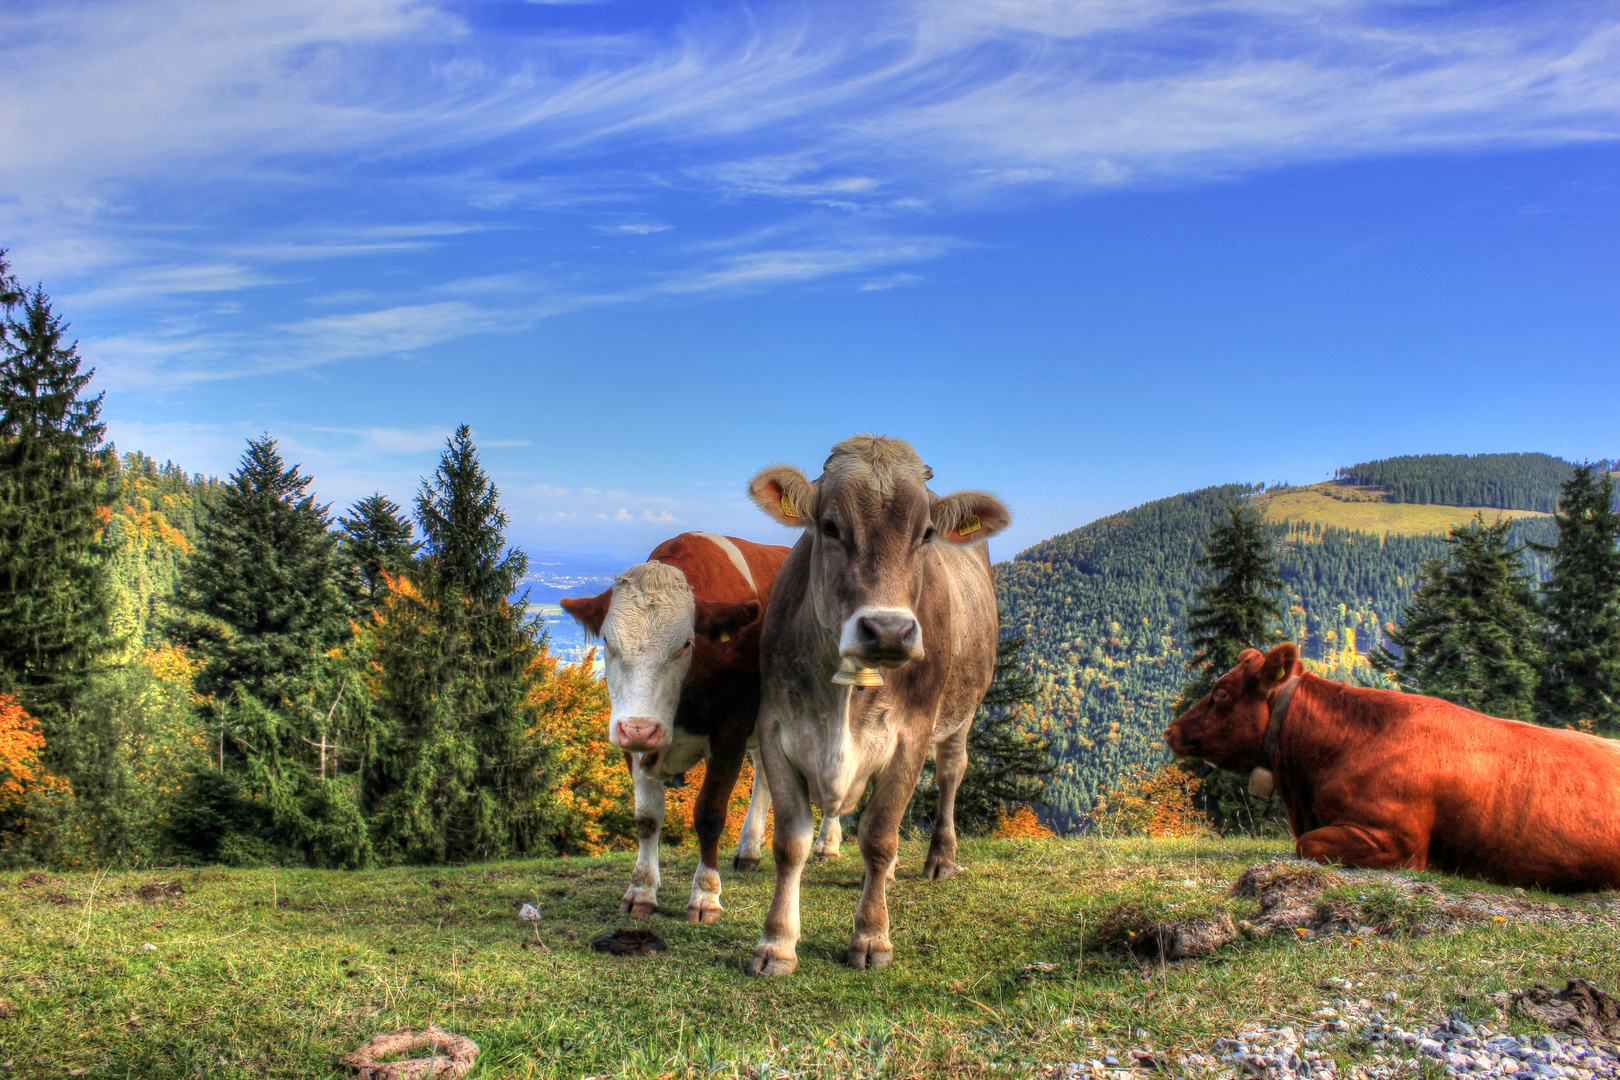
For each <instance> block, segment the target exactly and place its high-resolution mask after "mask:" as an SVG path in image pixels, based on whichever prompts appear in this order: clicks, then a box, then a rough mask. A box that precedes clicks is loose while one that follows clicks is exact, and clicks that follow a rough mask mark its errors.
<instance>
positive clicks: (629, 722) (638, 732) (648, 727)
mask: <svg viewBox="0 0 1620 1080" xmlns="http://www.w3.org/2000/svg"><path fill="white" fill-rule="evenodd" d="M613 734H614V738H613V740H612V741H613V744H614V745H615V746H617V747H618V748H619V749H620V750H628V751H632V752H644V751H647V750H657V749H658V744H659V743H661V742H663V739H664V725H662V724H660V723H659V722H658V721H656V720H653V719H650V718H648V717H645V716H627V717H625V718H624V719H623V720H615V721H614V722H613Z"/></svg>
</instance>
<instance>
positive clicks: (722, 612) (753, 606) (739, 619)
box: [694, 600, 759, 641]
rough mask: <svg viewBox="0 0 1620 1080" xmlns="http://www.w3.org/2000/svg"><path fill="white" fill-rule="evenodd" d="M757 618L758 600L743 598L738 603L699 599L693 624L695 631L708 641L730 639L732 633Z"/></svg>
mask: <svg viewBox="0 0 1620 1080" xmlns="http://www.w3.org/2000/svg"><path fill="white" fill-rule="evenodd" d="M757 618H759V601H758V600H744V601H743V602H742V603H740V604H725V603H720V602H718V601H713V600H699V601H698V602H697V613H696V619H695V620H694V625H695V626H696V628H697V632H698V633H700V634H702V635H703V636H704V637H706V638H708V639H709V640H710V641H730V640H731V638H732V635H734V634H736V633H737V631H739V630H741V629H742V628H743V627H745V626H747V625H748V624H749V623H751V622H753V621H754V620H755V619H757Z"/></svg>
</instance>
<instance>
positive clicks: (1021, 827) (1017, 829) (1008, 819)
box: [990, 806, 1057, 840]
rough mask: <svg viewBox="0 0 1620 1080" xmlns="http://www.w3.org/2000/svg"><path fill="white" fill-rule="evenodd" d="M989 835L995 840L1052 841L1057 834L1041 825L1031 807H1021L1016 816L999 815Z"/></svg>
mask: <svg viewBox="0 0 1620 1080" xmlns="http://www.w3.org/2000/svg"><path fill="white" fill-rule="evenodd" d="M990 835H991V836H992V837H994V838H995V839H997V840H1052V839H1054V838H1056V836H1057V833H1055V832H1053V831H1052V830H1051V829H1048V828H1047V827H1046V826H1045V825H1042V824H1041V819H1040V818H1038V817H1036V816H1035V811H1034V810H1033V809H1032V808H1031V807H1028V806H1021V807H1019V808H1018V813H1016V814H1012V815H1010V816H1009V815H1007V814H1005V813H1003V814H1001V815H999V816H998V817H997V818H996V825H995V828H993V829H991V830H990Z"/></svg>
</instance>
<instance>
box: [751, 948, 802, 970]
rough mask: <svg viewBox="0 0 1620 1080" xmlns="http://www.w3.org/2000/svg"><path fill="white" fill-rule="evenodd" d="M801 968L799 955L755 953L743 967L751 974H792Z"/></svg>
mask: <svg viewBox="0 0 1620 1080" xmlns="http://www.w3.org/2000/svg"><path fill="white" fill-rule="evenodd" d="M798 968H799V958H798V957H797V956H761V955H759V953H755V954H754V955H753V956H750V957H749V958H748V964H747V965H746V966H745V967H744V968H743V970H744V971H746V972H747V973H748V974H750V975H791V974H793V973H794V972H795V971H797V970H798Z"/></svg>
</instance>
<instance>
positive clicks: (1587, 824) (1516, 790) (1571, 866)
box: [1164, 644, 1620, 892]
mask: <svg viewBox="0 0 1620 1080" xmlns="http://www.w3.org/2000/svg"><path fill="white" fill-rule="evenodd" d="M1301 670H1302V669H1301V666H1300V664H1299V652H1298V650H1297V649H1296V648H1295V647H1294V646H1293V645H1292V644H1283V645H1278V646H1277V647H1276V648H1274V649H1272V650H1271V652H1270V653H1269V654H1266V655H1261V654H1260V653H1259V652H1257V651H1256V650H1254V649H1250V650H1248V651H1247V652H1245V653H1244V654H1243V655H1242V656H1241V657H1239V658H1238V665H1237V667H1235V668H1233V669H1232V670H1231V671H1229V672H1227V673H1226V674H1225V675H1223V676H1221V679H1220V681H1219V682H1217V683H1216V684H1215V689H1214V690H1213V691H1212V692H1211V693H1210V694H1208V695H1207V696H1206V697H1204V698H1203V700H1201V701H1199V702H1198V704H1196V705H1194V706H1193V707H1192V708H1191V709H1189V710H1187V712H1186V713H1185V714H1184V715H1182V716H1181V717H1180V718H1179V719H1177V720H1176V721H1175V723H1173V724H1171V725H1170V727H1169V729H1168V730H1167V731H1166V732H1165V733H1164V738H1165V743H1166V744H1167V745H1168V746H1169V747H1170V749H1171V750H1173V751H1175V753H1176V754H1177V755H1178V756H1180V757H1200V758H1203V759H1204V760H1205V761H1207V762H1209V763H1210V764H1211V765H1214V766H1217V767H1218V768H1221V769H1225V770H1226V771H1227V772H1234V773H1238V774H1239V775H1247V774H1256V780H1257V782H1258V784H1259V786H1260V787H1261V788H1262V789H1263V788H1264V786H1265V784H1266V782H1267V781H1268V780H1271V779H1273V778H1274V782H1275V787H1276V793H1277V795H1278V796H1279V797H1280V798H1281V799H1282V802H1283V805H1284V806H1286V807H1287V808H1288V824H1289V827H1290V828H1291V829H1292V830H1293V833H1294V838H1295V845H1294V849H1295V851H1296V852H1298V854H1299V855H1300V856H1301V857H1302V858H1307V859H1315V860H1316V861H1317V862H1324V863H1341V864H1343V865H1346V866H1365V867H1374V868H1382V869H1395V868H1401V867H1409V868H1411V869H1415V870H1424V869H1429V870H1442V871H1445V872H1447V873H1452V874H1460V875H1462V876H1464V877H1474V878H1483V879H1485V880H1486V881H1495V882H1499V883H1501V884H1504V885H1522V886H1536V887H1540V888H1543V889H1552V890H1557V891H1561V892H1578V891H1583V890H1588V889H1605V888H1608V889H1613V888H1620V743H1616V742H1611V741H1609V740H1607V739H1600V738H1597V737H1596V736H1593V735H1583V734H1580V733H1579V732H1574V731H1561V730H1556V729H1552V728H1542V727H1537V726H1535V725H1534V724H1524V723H1520V722H1519V721H1516V720H1498V719H1497V718H1495V717H1491V716H1484V715H1482V714H1480V713H1476V712H1471V711H1470V710H1468V709H1464V708H1462V707H1461V706H1458V705H1453V704H1451V703H1450V702H1447V701H1441V700H1439V699H1437V698H1427V697H1419V696H1417V695H1416V694H1401V693H1396V692H1395V691H1392V690H1358V689H1351V688H1350V687H1347V686H1345V685H1343V684H1341V683H1336V682H1329V681H1328V680H1326V679H1319V678H1317V677H1316V676H1314V675H1305V674H1301ZM1268 729H1270V730H1271V731H1274V732H1275V733H1274V734H1270V737H1269V739H1268ZM1268 742H1269V743H1270V744H1271V745H1270V746H1269V747H1268V746H1267V743H1268ZM1262 770H1269V773H1270V776H1268V775H1267V773H1266V772H1265V771H1262ZM1258 793H1259V792H1257V794H1258Z"/></svg>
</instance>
